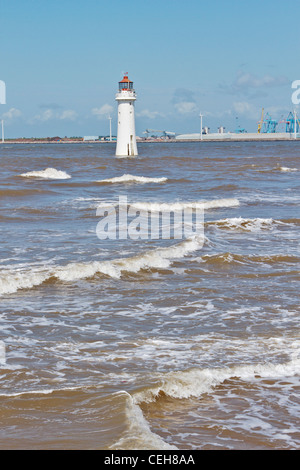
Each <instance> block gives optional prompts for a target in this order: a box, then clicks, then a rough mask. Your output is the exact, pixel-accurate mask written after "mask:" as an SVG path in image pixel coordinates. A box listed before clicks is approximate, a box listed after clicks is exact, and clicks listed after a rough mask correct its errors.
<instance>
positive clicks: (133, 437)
mask: <svg viewBox="0 0 300 470" xmlns="http://www.w3.org/2000/svg"><path fill="white" fill-rule="evenodd" d="M119 393H124V394H126V397H127V400H126V411H125V413H126V419H127V430H126V432H125V433H124V434H123V436H122V437H121V439H119V440H118V442H116V443H115V444H114V445H112V446H110V449H122V450H123V449H131V450H139V449H141V450H146V449H147V450H148V449H159V450H164V449H177V447H175V446H173V445H170V444H167V443H166V442H165V441H164V440H163V439H162V438H161V437H160V436H158V435H157V434H155V433H154V432H152V431H151V429H150V426H149V424H148V422H147V421H146V419H145V418H144V415H143V413H142V410H141V409H140V407H139V406H137V405H136V404H135V403H134V401H133V399H132V396H131V395H130V394H129V393H127V392H125V391H124V392H119Z"/></svg>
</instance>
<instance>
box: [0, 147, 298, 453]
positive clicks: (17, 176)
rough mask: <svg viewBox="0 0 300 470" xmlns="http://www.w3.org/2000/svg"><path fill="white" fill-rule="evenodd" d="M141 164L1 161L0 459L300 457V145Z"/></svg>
mask: <svg viewBox="0 0 300 470" xmlns="http://www.w3.org/2000/svg"><path fill="white" fill-rule="evenodd" d="M138 151H139V155H138V156H135V157H127V158H122V157H116V156H115V143H113V142H112V143H111V142H106V143H72V144H65V143H48V144H40V143H32V144H30V143H28V144H16V143H4V144H2V145H1V146H0V449H2V450H4V449H8V450H17V449H28V450H42V449H44V450H54V449H58V450H63V449H66V450H68V449H69V450H75V449H77V450H88V449H90V450H107V451H110V452H111V451H114V452H117V451H121V450H124V451H125V450H157V451H158V450H159V451H171V450H172V451H180V450H190V451H196V450H295V449H299V447H300V394H299V392H300V334H299V333H300V322H299V317H300V311H299V287H300V286H299V281H300V243H299V242H300V240H299V228H300V206H299V205H300V142H299V141H293V140H291V141H287V142H279V141H277V142H186V143H185V142H152V143H151V142H140V143H138ZM120 201H121V204H120ZM200 212H201V213H202V219H201V217H200V216H199V220H200V221H201V223H196V222H197V220H196V219H195V217H196V218H197V214H198V213H200ZM121 213H122V218H120V214H121ZM187 213H189V214H192V219H188V217H187V219H186V220H189V223H186V224H184V223H182V221H183V220H185V219H184V217H185V216H186V214H187ZM178 214H179V218H178ZM146 215H148V219H147V221H148V226H146V225H145V223H144V222H145V217H146ZM198 215H199V214H198ZM200 215H201V214H200ZM126 216H127V218H126ZM167 216H169V219H168V217H167ZM151 217H153V220H160V221H161V220H164V222H163V223H162V222H161V225H160V226H159V230H158V231H154V232H153V233H152V232H150V230H147V227H148V228H149V224H150V223H151V220H152V219H151ZM178 221H179V222H178ZM180 221H181V223H182V228H183V230H181V231H180V233H179V235H178V233H177V232H176V236H175V230H174V228H175V225H176V224H180ZM121 224H122V226H121ZM185 225H187V226H188V227H189V229H190V230H184V228H185ZM163 228H167V229H168V228H169V229H170V230H169V232H168V230H163ZM120 234H121V235H122V236H121V235H120Z"/></svg>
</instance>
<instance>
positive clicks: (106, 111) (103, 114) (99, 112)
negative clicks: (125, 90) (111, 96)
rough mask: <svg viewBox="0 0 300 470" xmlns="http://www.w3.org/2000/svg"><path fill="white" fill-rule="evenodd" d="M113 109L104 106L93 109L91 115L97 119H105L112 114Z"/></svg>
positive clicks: (109, 106)
mask: <svg viewBox="0 0 300 470" xmlns="http://www.w3.org/2000/svg"><path fill="white" fill-rule="evenodd" d="M113 110H114V108H113V107H112V106H111V105H110V104H104V105H103V106H101V108H93V109H92V114H93V115H94V116H97V118H98V119H104V118H107V117H108V116H109V115H110V114H111V113H112V112H113Z"/></svg>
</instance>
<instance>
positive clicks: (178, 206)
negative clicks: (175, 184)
mask: <svg viewBox="0 0 300 470" xmlns="http://www.w3.org/2000/svg"><path fill="white" fill-rule="evenodd" d="M130 205H131V206H132V207H135V208H136V209H138V210H144V211H153V212H160V211H181V210H184V209H202V210H205V209H217V208H221V207H235V206H239V201H238V199H235V198H229V199H215V200H210V201H194V202H193V201H190V202H173V203H166V202H163V203H160V202H133V203H130Z"/></svg>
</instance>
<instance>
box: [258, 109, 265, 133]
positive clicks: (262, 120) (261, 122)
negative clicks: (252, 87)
mask: <svg viewBox="0 0 300 470" xmlns="http://www.w3.org/2000/svg"><path fill="white" fill-rule="evenodd" d="M263 122H264V108H263V109H262V111H261V118H260V121H259V123H258V128H257V132H258V134H260V132H261V128H262V125H263Z"/></svg>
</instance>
